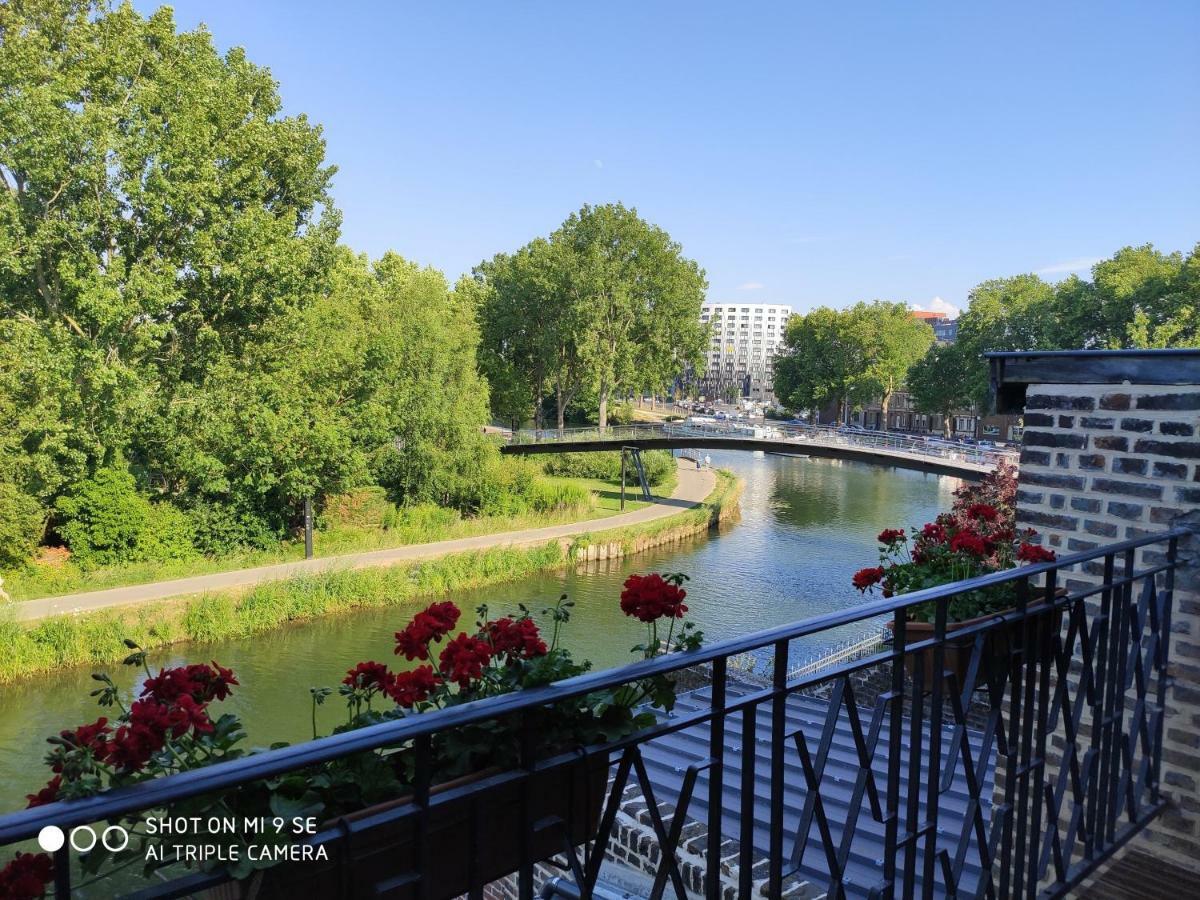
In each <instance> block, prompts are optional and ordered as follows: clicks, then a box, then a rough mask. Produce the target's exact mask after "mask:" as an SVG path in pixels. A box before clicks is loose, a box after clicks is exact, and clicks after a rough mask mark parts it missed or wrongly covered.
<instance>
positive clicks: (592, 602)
mask: <svg viewBox="0 0 1200 900" xmlns="http://www.w3.org/2000/svg"><path fill="white" fill-rule="evenodd" d="M713 462H714V464H715V465H719V466H724V467H726V468H730V469H732V470H734V471H735V472H737V473H738V474H739V475H741V476H742V477H743V478H744V479H745V481H746V491H745V494H744V496H743V498H742V503H741V510H742V516H741V519H740V521H738V522H737V523H735V524H732V525H730V526H728V527H726V528H725V529H723V530H722V532H721V533H720V534H714V535H711V536H709V537H702V538H697V539H695V540H691V541H688V542H685V543H681V544H675V545H673V546H670V547H663V548H659V549H657V550H653V551H650V552H647V553H643V554H639V555H637V556H634V557H630V558H627V559H622V560H613V561H609V562H607V563H599V564H593V565H592V566H590V567H588V568H586V569H581V570H579V571H571V572H563V573H554V574H547V575H543V576H539V577H536V578H531V579H528V580H526V581H522V582H520V583H517V584H507V585H501V586H494V587H490V588H485V589H481V590H478V591H472V592H468V593H464V594H458V595H455V596H454V597H453V599H454V600H456V601H457V602H458V603H459V605H460V606H461V607H462V608H463V609H464V610H468V611H473V610H474V608H475V607H476V606H478V605H479V604H480V603H484V602H486V603H487V604H489V606H490V607H491V608H492V610H493V611H494V612H497V613H499V612H503V611H505V610H510V609H511V610H515V608H516V604H517V603H518V602H524V603H525V604H526V605H528V606H530V607H532V608H533V609H535V610H540V609H541V608H542V607H544V606H546V605H547V604H549V603H552V602H553V601H554V600H555V599H556V598H557V597H558V596H559V594H561V593H564V592H565V593H567V594H569V595H570V596H571V598H572V599H574V600H575V601H576V604H577V606H576V607H575V611H574V616H573V618H572V621H571V622H570V623H569V624H568V626H567V630H566V632H565V636H564V637H565V643H566V645H567V646H569V647H570V648H571V649H572V651H573V652H574V653H575V654H576V657H577V658H588V659H591V660H592V661H593V663H594V664H595V665H596V666H597V667H608V666H614V665H619V664H621V663H623V662H626V661H629V660H631V659H632V657H631V656H630V654H629V648H630V647H632V646H633V645H634V644H636V643H639V641H641V640H642V638H643V636H644V632H642V631H640V630H639V623H637V622H634V621H632V620H630V619H627V618H626V617H625V616H623V615H622V614H621V612H620V609H619V608H618V595H619V594H620V590H621V587H620V586H621V582H622V581H624V579H625V578H626V577H627V575H628V574H629V573H631V572H645V571H680V572H685V573H687V574H688V575H690V576H691V578H692V581H691V582H690V583H689V584H688V601H687V602H688V605H689V607H690V608H691V612H690V614H689V615H690V617H691V618H692V619H694V620H695V621H696V622H697V623H698V624H699V625H700V627H701V628H703V630H704V632H705V634H706V636H707V637H708V639H710V640H712V639H718V638H725V637H732V636H735V635H740V634H746V633H748V632H751V631H757V630H759V629H762V628H768V627H770V626H773V625H780V624H784V623H787V622H794V621H797V620H800V619H804V618H807V617H809V616H813V615H817V614H819V613H823V612H828V611H830V610H834V609H841V608H844V607H846V606H850V605H853V604H855V603H860V602H862V598H861V595H860V594H859V593H858V592H857V591H855V590H854V589H853V588H852V587H851V586H850V576H851V575H852V574H853V573H854V572H855V571H856V570H858V569H859V568H861V567H863V566H865V565H873V564H874V563H875V561H876V558H877V556H876V553H877V551H876V544H875V535H876V534H877V533H878V532H879V531H880V529H881V528H884V527H897V526H902V525H907V524H914V523H915V524H920V523H922V522H925V521H927V520H928V519H930V518H932V516H933V515H934V514H936V512H937V511H939V510H941V509H944V508H946V507H948V506H949V505H950V501H951V499H952V498H951V491H952V490H953V489H954V488H955V487H957V486H958V481H957V480H956V479H952V478H945V477H939V476H934V475H925V474H921V473H917V472H909V471H905V470H900V469H885V468H876V467H872V466H867V465H864V464H857V463H845V462H840V461H836V460H817V459H795V458H788V457H779V456H765V457H763V456H753V455H751V454H748V453H730V454H714V458H713ZM413 611H415V608H401V607H395V608H391V609H377V610H369V611H365V612H357V613H353V614H350V615H346V616H338V617H332V618H327V619H322V620H320V621H316V622H310V623H305V624H298V625H293V626H289V627H286V628H282V629H279V630H277V631H273V632H270V633H268V634H265V635H261V636H258V637H254V638H250V639H248V640H230V641H222V642H219V643H216V644H211V645H197V644H191V645H186V646H183V647H179V648H175V649H171V650H164V651H161V652H158V653H155V654H154V655H153V657H152V660H151V662H152V664H153V665H155V666H157V665H162V664H167V665H171V664H176V663H182V662H197V661H205V660H211V659H215V660H217V661H219V662H220V663H221V664H222V665H225V666H231V667H232V668H233V669H234V670H235V671H236V673H237V675H238V677H239V679H240V680H241V688H240V689H239V690H238V691H237V692H236V693H235V695H234V696H233V697H232V698H230V699H229V700H227V701H225V702H224V703H223V704H218V706H219V708H220V709H221V711H226V710H228V711H232V712H236V713H238V714H239V715H240V716H241V717H242V721H243V722H244V723H245V724H246V726H247V729H248V731H249V733H250V739H251V743H252V744H253V745H254V746H266V745H267V744H269V743H271V742H273V741H280V740H284V741H302V740H305V739H307V738H309V737H311V724H310V720H309V693H308V689H309V687H311V686H315V685H329V686H334V685H336V684H337V683H338V681H339V680H340V679H341V677H342V675H343V674H344V673H345V671H346V669H347V668H349V667H350V666H352V665H353V664H354V663H356V662H358V661H360V660H366V659H376V660H381V661H387V662H389V663H395V662H396V661H397V657H395V656H394V655H393V654H392V647H393V639H392V635H393V633H394V632H395V631H397V630H398V629H399V628H401V627H403V626H404V624H406V622H407V621H408V618H409V617H410V616H411V614H412V612H413ZM471 618H473V617H472V616H470V615H468V616H464V619H465V620H468V621H469V620H470V619H471ZM858 631H861V628H860V629H858V630H857V631H856V632H853V633H851V632H847V633H845V634H841V635H838V634H832V635H830V634H823V635H821V636H820V638H819V639H817V638H814V640H813V641H812V642H810V644H809V645H807V646H797V647H795V648H794V649H793V653H795V654H797V655H801V654H804V653H805V652H808V651H814V650H818V649H820V646H821V644H822V643H824V644H828V643H832V642H834V641H836V640H839V639H842V638H845V637H850V636H853V634H854V633H858ZM399 662H401V663H402V662H403V660H402V659H400V660H399ZM115 669H116V671H113V673H112V674H113V675H114V676H115V677H116V678H117V679H118V683H119V684H121V685H123V686H127V687H129V688H135V687H136V684H135V680H134V679H135V677H136V675H135V673H133V672H131V671H129V670H128V669H122V667H120V666H117V667H115ZM95 687H96V682H94V681H93V680H92V679H91V678H90V672H89V671H88V670H68V671H61V672H56V673H53V674H50V675H43V676H39V677H38V678H37V679H34V680H30V681H27V682H23V683H19V684H13V685H6V686H4V687H3V688H0V809H14V808H19V807H23V806H24V805H25V803H24V799H23V798H24V795H25V794H26V793H29V792H31V791H34V790H36V789H37V788H39V787H40V786H41V785H42V784H43V783H44V782H45V781H46V779H47V777H48V772H47V770H46V769H45V767H44V766H43V765H42V757H43V755H44V753H45V750H46V746H47V745H46V743H45V737H46V735H48V734H53V733H56V732H57V731H59V730H60V729H62V728H66V727H69V726H75V725H78V724H81V723H83V722H90V721H92V720H94V719H95V718H96V716H97V715H98V714H99V713H98V711H97V708H96V707H95V704H94V701H92V699H91V698H89V697H88V692H89V691H91V690H92V689H93V688H95ZM341 714H342V708H341V705H340V703H339V701H338V698H337V697H336V696H334V697H331V698H330V701H329V705H328V706H327V707H325V708H323V709H322V710H321V720H320V726H321V728H322V731H323V732H328V730H329V729H330V728H331V727H332V726H333V725H334V724H336V720H337V718H338V717H339V716H340V715H341Z"/></svg>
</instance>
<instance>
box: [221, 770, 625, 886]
mask: <svg viewBox="0 0 1200 900" xmlns="http://www.w3.org/2000/svg"><path fill="white" fill-rule="evenodd" d="M496 774H498V771H497V770H495V769H489V770H485V771H482V772H478V773H475V774H472V775H467V776H464V777H462V778H457V779H454V780H453V781H448V782H445V783H443V784H440V785H437V786H436V787H434V788H433V789H432V790H431V791H430V796H431V797H433V796H435V795H438V794H444V793H446V792H448V791H450V790H453V789H454V788H458V787H462V786H465V785H468V784H471V783H473V782H477V781H480V780H482V779H485V778H488V777H491V776H493V775H496ZM607 784H608V758H607V755H600V756H595V757H589V758H587V759H582V760H579V761H578V762H576V763H571V764H569V765H565V766H561V767H559V768H556V769H552V770H549V771H544V772H539V773H537V774H535V775H534V776H533V785H532V789H531V791H530V796H531V802H530V809H529V817H528V820H529V822H531V823H539V822H543V821H545V820H547V819H553V818H557V819H559V820H561V822H560V823H559V824H558V825H552V826H550V827H548V828H544V829H543V830H541V831H537V832H535V833H533V834H531V835H530V836H529V838H528V841H529V857H530V858H531V859H532V860H534V861H540V860H545V859H549V858H550V857H552V856H554V855H556V854H558V853H562V852H563V851H564V849H565V848H566V846H567V843H568V842H569V843H570V844H571V845H572V846H574V845H578V844H581V843H583V842H584V841H587V840H591V839H592V838H594V837H595V836H596V831H597V828H598V826H599V823H600V813H601V810H602V809H603V806H604V800H605V789H606V787H607ZM521 795H522V786H521V784H520V783H516V782H514V783H508V784H502V785H499V786H496V787H493V788H491V789H489V790H487V791H485V792H482V793H478V794H475V795H473V796H466V797H460V798H456V799H454V800H450V801H447V802H444V803H441V804H438V805H437V806H434V807H432V808H431V809H430V811H429V815H428V817H427V819H426V821H425V823H424V828H422V827H421V823H420V821H419V819H418V817H417V816H415V815H412V816H408V817H406V818H403V819H395V820H393V819H389V818H388V817H387V815H386V814H387V813H388V812H391V811H392V810H395V809H397V808H400V807H403V806H406V805H407V804H409V803H411V802H412V797H411V796H406V797H399V798H397V799H395V800H390V801H387V802H385V803H379V804H376V805H375V806H372V807H369V808H367V809H363V810H360V811H358V812H355V813H351V814H349V815H346V816H343V817H341V818H339V819H335V820H333V821H332V822H329V823H326V826H325V828H326V830H327V829H328V828H329V827H331V826H332V827H333V828H335V829H338V830H340V831H341V832H342V833H343V835H344V838H343V839H342V840H341V841H340V842H339V841H335V842H331V843H329V844H327V845H326V847H327V850H328V853H329V860H328V861H323V862H318V861H309V862H294V863H284V864H281V865H279V866H276V867H274V868H271V869H267V870H265V871H263V872H262V873H261V875H262V879H261V883H260V884H259V885H257V889H255V888H254V887H252V886H251V882H252V881H253V879H250V880H248V881H246V882H242V883H239V884H238V885H237V886H238V887H239V888H240V893H238V894H228V893H224V894H220V895H218V894H211V895H209V896H210V897H211V900H235V898H236V900H242V898H251V897H253V898H255V900H273V898H286V900H295V898H297V897H345V898H351V897H354V898H357V897H388V898H409V897H411V898H416V897H420V896H423V893H422V885H421V881H420V879H418V878H417V877H415V875H416V873H418V872H420V870H421V865H420V857H421V850H422V842H424V851H425V853H426V854H427V857H426V859H427V863H426V870H425V871H426V877H427V887H426V889H427V890H428V894H427V896H429V897H432V898H435V900H436V898H448V897H458V896H460V895H463V894H465V893H467V891H468V890H469V889H470V887H471V884H470V880H471V877H472V875H473V876H474V878H475V879H477V880H478V881H479V882H480V883H487V882H489V881H495V880H496V879H498V878H503V877H504V876H506V875H509V874H511V873H513V872H515V871H516V870H517V869H518V868H519V866H520V863H521V807H520V798H521ZM475 822H478V823H479V825H478V834H477V837H475V839H474V840H473V839H472V833H473V831H474V829H475ZM472 847H474V851H473V852H471V848H472ZM468 853H470V854H471V857H472V859H471V860H470V861H471V862H473V864H474V865H473V872H472V871H471V870H470V869H469V868H468ZM222 887H232V885H230V886H222Z"/></svg>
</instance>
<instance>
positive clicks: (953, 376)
mask: <svg viewBox="0 0 1200 900" xmlns="http://www.w3.org/2000/svg"><path fill="white" fill-rule="evenodd" d="M966 367H967V363H966V360H965V358H964V353H963V347H962V345H961V344H935V345H934V346H932V347H930V348H929V351H928V352H927V353H926V354H925V355H924V356H923V357H921V359H919V360H917V361H916V362H915V363H913V367H912V368H911V369H909V371H908V394H909V396H910V397H911V398H912V401H913V405H914V406H915V407H916V408H917V410H918V411H920V412H923V413H926V414H928V415H935V416H941V417H942V429H943V431H944V432H945V434H946V436H947V437H949V435H950V416H951V415H952V414H953V412H954V411H955V410H956V409H962V408H964V407H967V406H969V405H970V404H971V395H970V393H969V392H968V390H967V386H966V384H965V382H964V379H963V377H962V373H963V371H964V369H965V368H966Z"/></svg>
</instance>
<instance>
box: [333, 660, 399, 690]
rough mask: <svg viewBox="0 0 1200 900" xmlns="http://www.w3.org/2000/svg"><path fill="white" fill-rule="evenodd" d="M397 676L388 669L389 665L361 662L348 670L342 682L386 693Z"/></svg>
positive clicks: (362, 688) (361, 688)
mask: <svg viewBox="0 0 1200 900" xmlns="http://www.w3.org/2000/svg"><path fill="white" fill-rule="evenodd" d="M395 678H396V676H395V675H393V674H392V673H391V672H389V671H388V667H387V666H385V665H384V664H383V663H378V662H360V663H359V664H358V665H357V666H355V667H354V668H353V669H350V670H349V671H347V672H346V677H345V678H343V679H342V684H348V685H350V686H351V687H356V688H358V689H359V690H362V691H369V690H377V691H380V692H384V693H386V691H387V690H388V688H389V687H391V685H392V682H393V681H394V680H395Z"/></svg>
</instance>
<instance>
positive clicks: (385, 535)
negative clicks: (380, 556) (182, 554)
mask: <svg viewBox="0 0 1200 900" xmlns="http://www.w3.org/2000/svg"><path fill="white" fill-rule="evenodd" d="M544 480H545V482H546V483H547V484H549V485H564V486H567V487H577V488H581V489H583V490H585V491H589V492H590V493H591V498H592V499H591V503H590V504H587V505H582V506H581V505H572V506H570V507H567V508H564V509H554V510H547V511H545V512H540V513H525V514H521V515H507V516H479V517H476V518H464V517H462V516H459V515H458V514H457V513H455V512H454V511H452V510H446V509H437V508H425V507H418V508H416V509H415V510H411V511H408V512H409V515H407V516H405V517H403V518H400V519H399V520H398V521H397V522H395V523H394V524H392V525H391V526H389V527H388V528H380V527H354V526H352V525H344V524H343V525H337V526H333V527H328V528H324V529H320V530H318V531H317V532H316V533H315V534H314V536H313V537H314V542H313V549H314V554H315V555H316V556H319V557H325V556H340V555H342V554H345V553H360V552H364V551H370V550H387V549H390V548H392V547H404V546H409V545H412V544H427V543H432V542H434V541H447V540H454V539H456V538H466V537H478V536H481V535H487V534H499V533H501V532H505V531H518V530H521V529H524V528H541V527H544V526H549V525H564V524H567V523H569V522H581V521H587V520H589V519H602V518H605V517H607V516H613V515H616V514H618V513H620V512H621V511H622V510H621V488H620V483H619V482H611V481H606V480H603V479H599V478H569V477H560V476H544ZM675 481H676V478H675V477H674V475H672V478H671V479H669V480H668V481H667V482H666V483H664V484H662V485H660V486H659V487H656V488H655V492H656V493H658V494H663V495H665V494H669V493H670V492H671V491H672V490H674V487H675ZM636 495H637V490H636V486H635V484H631V485H630V486H629V489H628V491H627V494H626V496H627V499H626V504H625V510H624V511H625V512H631V511H633V510H636V509H640V508H642V507H643V506H646V505H647V504H646V503H644V502H642V501H640V500H635V499H634V497H635V496H636ZM303 558H304V542H303V540H292V541H283V542H280V543H279V544H278V545H276V546H274V547H271V548H270V549H267V550H246V551H243V552H240V553H233V554H229V555H226V556H220V557H205V556H199V557H193V558H190V559H182V560H172V561H167V562H142V563H123V564H121V565H113V566H105V567H100V568H89V569H83V568H80V567H78V566H76V565H74V563H72V562H66V563H64V564H62V565H58V566H48V565H31V566H29V567H27V568H25V569H23V570H20V571H17V572H6V573H4V590H5V591H6V592H7V593H8V595H9V597H10V598H11V599H12V600H15V601H20V600H34V599H36V598H38V597H52V596H55V595H58V594H72V593H75V592H77V591H99V590H104V589H105V588H114V587H125V586H127V585H135V584H147V583H149V582H152V581H166V580H169V579H173V578H188V577H190V576H193V575H211V574H213V573H216V572H229V571H233V570H236V569H248V568H253V567H255V566H269V565H273V564H276V563H284V562H294V561H296V560H300V559H303Z"/></svg>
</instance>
